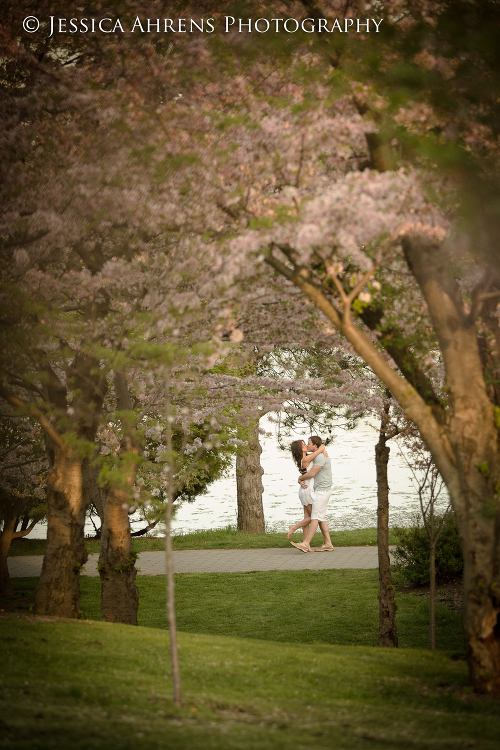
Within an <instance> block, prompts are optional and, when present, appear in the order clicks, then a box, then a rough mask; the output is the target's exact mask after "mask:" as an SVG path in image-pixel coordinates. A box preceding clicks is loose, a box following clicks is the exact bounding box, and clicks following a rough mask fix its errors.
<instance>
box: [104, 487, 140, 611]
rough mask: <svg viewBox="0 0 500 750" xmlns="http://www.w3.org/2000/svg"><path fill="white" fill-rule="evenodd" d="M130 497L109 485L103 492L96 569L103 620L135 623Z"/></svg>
mask: <svg viewBox="0 0 500 750" xmlns="http://www.w3.org/2000/svg"><path fill="white" fill-rule="evenodd" d="M129 499H130V496H129V492H127V491H125V492H124V491H123V490H122V489H121V488H119V487H110V488H109V489H108V491H107V492H106V494H105V505H104V524H103V526H102V532H101V546H100V554H99V566H98V569H99V575H100V577H101V614H102V618H103V620H104V621H105V622H122V623H125V624H126V625H137V609H138V607H139V592H138V591H137V586H136V584H135V578H136V575H137V568H136V567H135V561H136V558H137V555H136V554H135V553H133V552H132V537H131V536H130V523H129V520H128V501H129ZM124 506H125V507H124Z"/></svg>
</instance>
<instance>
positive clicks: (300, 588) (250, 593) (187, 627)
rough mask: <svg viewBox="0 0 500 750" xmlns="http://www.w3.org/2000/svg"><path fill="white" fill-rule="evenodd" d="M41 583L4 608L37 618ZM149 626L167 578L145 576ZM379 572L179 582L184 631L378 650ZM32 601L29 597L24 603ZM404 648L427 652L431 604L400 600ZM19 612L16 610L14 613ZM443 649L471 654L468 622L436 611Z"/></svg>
mask: <svg viewBox="0 0 500 750" xmlns="http://www.w3.org/2000/svg"><path fill="white" fill-rule="evenodd" d="M36 582H37V579H36V578H29V579H28V578H24V579H22V578H18V579H14V580H13V582H12V583H13V586H14V588H15V595H14V596H13V597H12V600H11V602H7V601H4V602H2V603H1V604H0V607H5V608H6V609H7V608H8V609H13V608H14V607H16V608H19V609H22V610H24V611H25V612H28V611H29V605H30V604H31V603H32V601H33V594H34V587H35V585H36ZM80 583H81V591H82V598H81V609H82V613H83V615H84V617H86V618H88V619H92V620H100V617H101V616H100V606H99V597H100V581H99V579H98V578H90V577H87V576H82V578H81V579H80ZM137 584H138V587H139V596H140V602H141V606H140V609H139V619H140V623H141V625H144V626H147V627H157V628H165V627H166V623H165V578H164V576H138V578H137ZM377 590H378V573H377V571H376V570H318V571H315V570H300V571H270V572H265V573H231V574H224V573H202V574H182V575H177V576H176V597H177V623H178V627H179V630H183V631H186V632H191V633H205V634H207V635H227V636H237V637H240V638H257V639H263V640H271V641H281V642H299V643H318V642H319V643H330V644H332V643H333V644H338V645H345V646H355V645H360V646H361V645H362V646H376V645H377V633H378V601H377ZM23 594H24V596H22V595H23ZM397 603H398V633H399V638H400V645H401V646H403V647H410V648H426V647H427V644H428V635H427V634H428V613H429V607H428V602H426V601H422V600H421V599H420V598H416V597H414V596H411V595H409V594H398V597H397ZM12 605H13V606H12ZM436 629H437V647H438V648H439V649H447V650H449V651H454V652H455V653H456V654H457V655H458V654H460V655H463V636H462V628H461V622H460V617H459V616H458V615H457V614H455V613H454V612H450V611H449V610H448V609H446V608H445V607H443V606H441V605H439V604H438V605H437V609H436Z"/></svg>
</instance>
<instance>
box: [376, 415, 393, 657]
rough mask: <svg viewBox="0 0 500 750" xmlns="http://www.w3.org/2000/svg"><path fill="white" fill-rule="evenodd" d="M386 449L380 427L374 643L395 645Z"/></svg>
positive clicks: (377, 459) (377, 465)
mask: <svg viewBox="0 0 500 750" xmlns="http://www.w3.org/2000/svg"><path fill="white" fill-rule="evenodd" d="M389 453H390V448H389V446H388V445H387V444H386V436H385V432H384V430H383V427H381V429H380V435H379V441H378V443H377V445H376V446H375V465H376V470H377V501H378V502H377V546H378V577H379V590H378V601H379V630H378V645H379V646H385V647H389V648H395V647H397V645H398V631H397V628H396V602H395V598H394V595H395V591H394V586H393V583H392V576H391V560H390V557H389V481H388V476H387V467H388V464H389Z"/></svg>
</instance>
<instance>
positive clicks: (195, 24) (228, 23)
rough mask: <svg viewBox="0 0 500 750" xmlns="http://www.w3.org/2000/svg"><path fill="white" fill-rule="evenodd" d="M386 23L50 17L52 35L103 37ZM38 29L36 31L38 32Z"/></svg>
mask: <svg viewBox="0 0 500 750" xmlns="http://www.w3.org/2000/svg"><path fill="white" fill-rule="evenodd" d="M382 21H383V19H380V20H379V21H376V20H375V19H374V18H341V19H340V18H335V19H326V18H317V19H313V18H305V19H304V20H303V21H298V20H297V19H296V18H257V19H253V18H234V17H233V16H224V17H223V18H219V19H217V18H198V19H196V20H195V19H194V18H139V16H137V17H136V19H135V20H134V21H133V23H131V22H130V21H129V22H128V23H126V22H123V23H122V21H121V20H120V19H119V18H115V19H114V18H100V19H96V18H56V17H55V16H50V34H49V36H53V34H68V33H69V34H87V33H99V32H100V33H102V34H114V33H115V34H116V33H122V34H125V33H127V32H129V33H138V34H141V33H142V34H151V33H157V34H158V33H165V34H168V33H174V34H186V33H196V32H201V33H206V34H212V33H213V32H214V31H215V30H216V28H221V27H222V28H223V30H224V32H225V33H226V34H228V33H231V32H238V33H240V34H245V33H246V34H251V33H258V34H265V33H266V32H274V33H276V34H279V33H286V34H295V33H296V32H298V31H303V32H305V33H306V34H314V33H315V32H319V33H322V32H326V33H328V34H333V33H335V32H337V33H339V32H340V33H342V34H348V33H349V32H351V33H356V34H362V33H370V32H375V33H378V31H379V27H380V24H381V23H382ZM23 25H24V28H25V31H29V32H33V31H38V29H39V28H40V25H41V24H40V22H39V21H38V19H37V18H35V17H34V16H30V17H29V18H27V19H24V24H23ZM35 27H36V28H35Z"/></svg>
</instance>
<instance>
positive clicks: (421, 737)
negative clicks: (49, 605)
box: [0, 616, 500, 750]
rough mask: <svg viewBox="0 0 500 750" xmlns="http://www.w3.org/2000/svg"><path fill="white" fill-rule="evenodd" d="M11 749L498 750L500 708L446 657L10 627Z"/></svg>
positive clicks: (82, 628)
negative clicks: (178, 700)
mask: <svg viewBox="0 0 500 750" xmlns="http://www.w3.org/2000/svg"><path fill="white" fill-rule="evenodd" d="M0 632H1V635H2V641H3V644H4V647H3V658H2V661H1V667H0V670H1V672H3V675H2V677H1V682H0V716H1V717H2V719H1V731H0V748H15V750H25V749H28V748H30V749H31V748H45V749H46V750H59V749H60V748H67V747H69V748H71V750H101V749H102V750H115V749H116V748H119V749H120V750H156V749H158V750H160V749H161V750H170V748H172V749H174V748H175V750H184V749H185V750H202V749H203V750H212V749H214V750H215V749H216V750H226V748H227V749H229V748H231V749H234V750H236V749H237V750H260V749H262V750H264V749H266V750H267V748H273V749H274V748H276V749H277V750H288V749H290V750H292V748H293V750H301V749H305V748H317V749H318V750H333V748H334V749H335V750H357V749H358V748H360V749H363V748H371V749H373V750H387V748H408V747H411V748H412V749H413V750H429V749H430V748H436V749H438V748H439V749H442V748H450V750H451V749H452V748H453V750H455V748H475V749H476V750H496V748H497V747H498V733H499V731H500V713H499V709H498V704H494V703H492V702H491V701H487V700H479V699H476V698H472V697H471V696H470V694H469V691H468V689H467V688H466V687H465V685H466V680H467V676H466V667H465V665H464V664H463V663H462V662H454V661H452V660H451V659H450V658H449V657H448V656H447V655H446V654H443V653H440V652H435V653H433V654H431V653H429V652H424V651H419V650H404V649H399V650H393V649H377V648H368V647H360V646H351V647H349V646H331V645H322V644H314V645H309V644H281V643H271V642H267V641H256V640H245V639H237V638H228V637H222V636H208V635H195V634H191V633H181V634H180V638H179V642H180V663H181V671H182V676H183V689H184V699H185V706H184V708H183V709H180V710H176V709H174V708H173V706H172V703H171V700H170V694H171V682H170V677H169V673H170V670H169V657H168V635H167V633H166V632H165V631H162V630H156V629H150V628H139V629H138V628H133V627H129V626H124V625H111V624H109V623H99V622H93V623H92V622H85V621H84V622H82V621H74V622H62V621H53V620H52V621H51V620H48V619H45V620H44V621H35V620H34V618H32V619H31V620H26V619H15V617H14V616H10V617H8V618H2V619H1V620H0Z"/></svg>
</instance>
